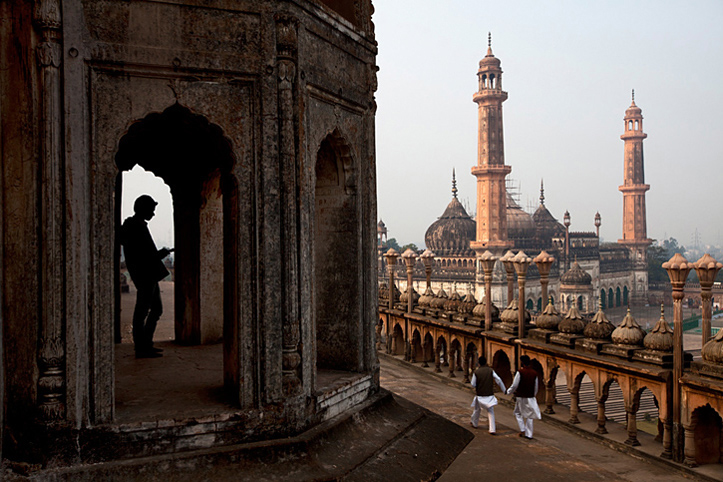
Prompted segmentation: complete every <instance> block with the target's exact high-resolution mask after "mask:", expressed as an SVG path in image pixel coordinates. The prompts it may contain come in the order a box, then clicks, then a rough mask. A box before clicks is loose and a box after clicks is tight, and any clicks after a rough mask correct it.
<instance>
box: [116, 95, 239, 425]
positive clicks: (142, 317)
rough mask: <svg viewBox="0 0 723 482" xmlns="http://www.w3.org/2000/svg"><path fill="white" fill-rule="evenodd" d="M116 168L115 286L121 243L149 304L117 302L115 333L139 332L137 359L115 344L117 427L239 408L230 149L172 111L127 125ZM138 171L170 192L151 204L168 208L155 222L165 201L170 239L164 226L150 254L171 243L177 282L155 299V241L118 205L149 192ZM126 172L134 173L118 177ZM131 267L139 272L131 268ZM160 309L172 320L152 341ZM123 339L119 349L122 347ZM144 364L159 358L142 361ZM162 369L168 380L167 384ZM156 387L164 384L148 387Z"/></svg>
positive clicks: (180, 111)
mask: <svg viewBox="0 0 723 482" xmlns="http://www.w3.org/2000/svg"><path fill="white" fill-rule="evenodd" d="M115 162H116V165H117V167H118V171H119V174H118V177H117V179H116V193H115V194H116V195H115V232H116V247H115V253H116V256H115V259H116V273H117V276H116V279H117V280H120V272H119V271H118V270H119V268H120V251H121V243H122V244H123V250H124V255H125V262H126V265H127V266H128V267H130V268H131V269H130V277H131V278H132V279H133V284H134V285H135V286H136V287H139V286H141V285H142V286H144V287H145V288H144V292H145V293H146V295H145V299H150V300H151V301H150V302H149V303H147V304H145V303H141V304H142V305H144V304H145V306H143V307H141V308H139V309H138V312H137V313H134V311H135V308H134V309H133V310H130V309H128V310H126V309H124V308H125V307H126V306H129V303H124V302H123V300H121V302H120V303H116V305H115V306H116V310H117V313H118V314H117V316H116V318H120V319H121V323H120V326H122V327H128V326H132V325H135V326H136V332H137V335H136V336H134V337H133V338H136V344H135V349H136V350H135V354H134V350H133V347H132V346H131V345H130V344H128V345H124V344H121V345H118V348H117V349H116V370H115V383H116V385H115V387H116V389H115V396H116V397H115V404H116V419H117V420H118V421H124V422H125V421H132V420H138V419H148V418H149V417H152V414H151V413H150V412H151V411H153V410H157V412H158V413H157V414H156V415H161V414H162V415H163V416H164V417H168V416H169V415H170V416H172V417H173V416H175V417H182V416H192V415H193V414H194V413H198V412H199V411H205V410H207V409H208V408H209V406H213V407H214V409H218V407H217V406H216V404H223V405H224V406H228V405H229V402H230V403H232V404H236V403H238V402H239V400H238V392H236V394H235V395H234V394H233V392H234V390H237V389H238V380H239V376H238V374H239V370H240V367H239V362H238V357H237V354H238V344H237V342H236V337H235V336H233V334H234V333H235V332H237V331H238V313H237V310H236V309H235V307H236V306H237V304H238V298H237V296H239V295H238V293H239V289H238V286H237V284H238V282H237V279H238V267H237V263H236V259H235V253H236V251H237V249H236V243H237V236H235V235H234V234H233V233H235V232H236V230H237V227H238V217H239V212H238V207H237V206H238V203H237V198H238V187H237V183H236V180H235V179H234V177H233V175H232V173H231V169H232V168H233V166H234V164H235V156H234V153H233V148H232V146H231V143H230V141H229V140H228V139H227V138H226V137H225V136H224V134H223V131H222V130H221V128H220V127H218V126H216V125H214V124H211V123H209V122H208V120H207V119H206V118H205V117H203V116H201V115H197V114H193V113H192V112H191V111H190V110H189V109H187V108H185V107H183V106H181V105H179V104H175V105H173V106H171V107H169V108H167V109H166V110H164V111H163V112H162V113H153V114H149V115H148V116H146V117H145V118H143V119H142V120H139V121H137V122H135V123H134V124H132V125H131V126H130V128H129V129H128V131H127V133H126V134H125V135H123V137H122V138H121V139H120V140H119V144H118V150H117V152H116V156H115ZM138 168H141V169H142V170H145V171H147V172H148V173H151V174H153V175H154V176H156V177H157V178H159V179H161V180H162V181H163V182H164V183H165V184H166V185H167V186H168V189H169V191H170V199H169V198H168V197H165V198H164V199H161V198H160V197H159V199H156V201H157V202H159V203H164V204H165V205H164V206H161V205H160V204H159V205H158V206H157V207H156V213H157V218H159V216H158V215H161V216H163V215H164V214H163V213H164V212H165V213H168V212H170V210H171V206H170V204H169V203H171V202H172V213H173V215H172V216H173V219H172V220H173V223H172V225H173V238H172V239H170V240H169V239H167V238H168V228H166V229H165V236H164V231H163V230H162V231H161V233H160V234H158V233H157V234H156V245H157V246H156V248H157V247H159V246H158V245H163V244H173V245H174V247H175V252H174V256H173V264H172V275H173V281H174V283H173V285H172V286H173V289H172V290H171V289H165V290H163V291H161V292H160V296H158V295H157V294H156V293H157V292H156V291H155V287H154V285H156V283H157V281H158V280H157V279H155V278H157V277H158V276H159V275H158V274H157V273H159V272H160V271H159V269H156V268H153V269H152V267H154V266H157V264H158V262H159V261H158V258H159V255H158V254H157V253H154V248H153V243H152V242H150V240H149V239H148V238H149V234H148V231H147V228H146V225H145V221H147V220H148V219H147V216H145V218H146V219H143V218H144V216H141V215H137V216H133V217H132V218H131V219H132V220H133V221H132V222H130V224H128V223H129V220H123V219H121V206H122V205H123V204H124V203H126V202H127V201H130V202H131V203H133V201H134V200H133V199H125V198H127V197H129V196H130V197H133V194H132V193H133V192H138V191H142V190H144V189H145V188H146V186H145V185H144V184H143V183H142V181H139V180H137V179H138V178H137V176H136V173H137V170H138ZM129 171H132V173H131V174H124V173H126V172H129ZM126 184H127V185H126ZM124 214H130V213H124ZM165 216H168V214H166V215H165ZM154 221H155V222H154ZM121 223H123V226H122V225H121ZM149 225H151V226H154V227H155V226H156V225H158V226H164V225H165V226H170V225H171V223H170V219H154V220H153V221H151V222H150V223H149ZM134 259H135V262H134V261H133V260H134ZM133 264H135V265H136V268H132V267H131V265H133ZM134 271H135V274H134ZM161 283H163V281H161ZM156 286H157V285H156ZM166 288H167V286H166ZM121 296H123V295H121ZM134 301H135V300H134ZM159 303H160V304H162V305H164V306H163V310H164V311H165V312H166V313H167V314H170V313H172V314H173V326H172V328H171V327H167V326H163V325H162V329H161V330H155V333H152V332H153V330H152V326H153V319H154V318H155V317H156V316H157V312H158V304H159ZM130 304H134V302H131V303H130ZM148 307H150V308H151V309H150V312H148V311H147V309H148ZM127 318H130V319H131V320H132V321H128V319H127ZM133 319H135V320H133ZM169 321H170V320H169ZM123 331H124V330H121V341H126V333H123ZM126 331H127V329H126ZM151 338H152V339H153V341H160V340H159V338H163V339H166V340H168V339H172V340H173V341H175V343H173V344H172V343H165V344H159V346H162V348H161V349H162V350H165V351H164V352H163V353H158V352H157V351H156V350H151V349H150V348H149V346H148V345H149V344H150V343H151ZM221 342H223V343H221ZM187 345H203V348H197V349H194V350H192V351H188V350H189V349H187V348H184V347H183V346H187ZM155 348H156V349H158V348H159V347H158V346H156V347H155ZM148 357H152V358H158V359H157V360H148V359H145V358H148ZM138 358H140V359H138ZM199 366H203V367H204V375H203V376H201V377H179V376H177V374H178V373H182V372H184V371H186V370H190V369H192V367H194V368H196V367H199ZM139 370H143V371H144V373H145V374H146V376H145V377H142V378H141V380H142V381H141V382H139V377H138V376H137V375H138V371H139ZM166 371H167V372H168V374H167V376H164V375H163V373H165V372H166ZM158 379H161V380H163V383H157V382H156V381H154V380H158ZM224 386H225V388H226V390H225V391H224V389H223V388H224ZM227 394H231V396H230V397H229V396H227ZM169 396H172V397H174V398H177V399H181V400H183V403H179V404H176V406H178V407H183V409H179V410H180V412H181V413H172V414H169V413H168V411H167V407H166V405H167V404H166V399H167V398H168V397H169Z"/></svg>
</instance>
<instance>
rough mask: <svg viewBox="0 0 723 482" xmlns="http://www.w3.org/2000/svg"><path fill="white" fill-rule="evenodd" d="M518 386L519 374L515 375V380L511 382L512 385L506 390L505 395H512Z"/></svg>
mask: <svg viewBox="0 0 723 482" xmlns="http://www.w3.org/2000/svg"><path fill="white" fill-rule="evenodd" d="M519 384H520V372H517V373H515V379H514V380H512V385H510V388H508V389H507V395H509V394H510V393H514V391H515V390H517V386H518V385H519Z"/></svg>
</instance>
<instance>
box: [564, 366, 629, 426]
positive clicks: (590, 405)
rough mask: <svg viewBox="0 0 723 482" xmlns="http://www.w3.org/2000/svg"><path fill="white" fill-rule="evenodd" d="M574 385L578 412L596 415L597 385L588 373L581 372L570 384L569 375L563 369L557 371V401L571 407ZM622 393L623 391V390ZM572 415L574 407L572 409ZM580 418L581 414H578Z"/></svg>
mask: <svg viewBox="0 0 723 482" xmlns="http://www.w3.org/2000/svg"><path fill="white" fill-rule="evenodd" d="M570 386H572V392H577V395H578V402H577V410H578V412H584V413H586V414H589V415H593V416H595V415H596V414H597V400H595V386H594V385H593V383H592V380H591V379H590V377H589V376H588V375H587V373H585V372H582V373H579V374H578V375H577V376H576V377H575V380H574V382H573V383H572V384H571V385H570V384H568V381H567V377H566V375H565V373H564V372H563V371H562V370H559V371H558V372H557V378H556V379H555V392H556V398H557V402H558V403H560V404H562V405H564V406H566V407H568V408H571V405H572V394H571V390H570ZM621 395H622V392H621ZM570 412H571V415H572V409H571V411H570ZM578 418H579V415H578Z"/></svg>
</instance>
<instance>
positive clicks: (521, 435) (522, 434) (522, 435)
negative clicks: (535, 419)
mask: <svg viewBox="0 0 723 482" xmlns="http://www.w3.org/2000/svg"><path fill="white" fill-rule="evenodd" d="M517 436H518V437H524V436H525V432H520V433H519V434H517Z"/></svg>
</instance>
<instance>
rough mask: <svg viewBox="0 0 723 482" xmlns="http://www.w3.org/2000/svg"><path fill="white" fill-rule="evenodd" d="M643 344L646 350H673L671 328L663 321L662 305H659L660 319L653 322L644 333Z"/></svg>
mask: <svg viewBox="0 0 723 482" xmlns="http://www.w3.org/2000/svg"><path fill="white" fill-rule="evenodd" d="M643 345H645V348H647V349H648V350H654V351H673V330H672V329H671V328H670V325H668V322H667V321H665V314H664V312H663V305H660V319H659V320H658V322H657V323H656V324H655V326H654V327H653V329H652V330H650V333H648V334H647V335H645V338H644V339H643Z"/></svg>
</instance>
